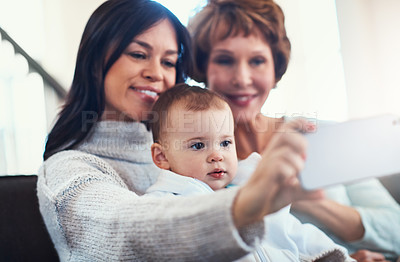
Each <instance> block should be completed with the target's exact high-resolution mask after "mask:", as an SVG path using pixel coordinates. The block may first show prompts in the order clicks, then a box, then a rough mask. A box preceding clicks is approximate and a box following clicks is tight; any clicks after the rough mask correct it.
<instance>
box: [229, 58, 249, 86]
mask: <svg viewBox="0 0 400 262" xmlns="http://www.w3.org/2000/svg"><path fill="white" fill-rule="evenodd" d="M232 84H233V85H234V86H235V87H242V88H243V87H246V86H248V85H251V84H252V78H251V70H250V68H249V65H248V64H247V63H244V62H241V63H238V64H237V65H236V68H235V72H234V74H233V77H232Z"/></svg>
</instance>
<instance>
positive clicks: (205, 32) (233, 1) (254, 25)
mask: <svg viewBox="0 0 400 262" xmlns="http://www.w3.org/2000/svg"><path fill="white" fill-rule="evenodd" d="M284 20H285V17H284V14H283V12H282V9H281V8H280V7H279V5H277V4H276V3H275V2H274V1H272V0H209V1H208V4H207V5H206V6H205V7H204V8H203V9H202V10H201V11H200V12H198V13H197V14H196V15H195V16H194V17H192V18H191V19H190V21H189V25H188V29H189V32H190V33H191V35H192V43H193V50H192V51H193V55H194V63H195V72H194V73H193V74H192V75H190V77H191V78H193V79H194V80H196V81H198V82H205V83H207V77H206V71H207V63H208V59H209V56H210V52H211V49H212V46H213V44H215V43H216V42H219V41H221V40H224V39H226V38H228V37H231V36H237V35H238V34H244V36H248V35H250V34H253V33H255V32H256V31H255V30H256V29H258V30H259V32H260V33H261V34H262V36H263V37H264V38H265V40H266V41H267V43H268V44H269V45H270V47H271V51H272V55H273V59H274V66H275V81H276V82H278V81H279V80H280V79H281V78H282V75H283V74H284V73H285V72H286V69H287V66H288V63H289V57H290V42H289V39H288V37H287V36H286V29H285V25H284ZM243 48H246V47H243Z"/></svg>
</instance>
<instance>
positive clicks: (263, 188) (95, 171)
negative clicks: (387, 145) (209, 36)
mask: <svg viewBox="0 0 400 262" xmlns="http://www.w3.org/2000/svg"><path fill="white" fill-rule="evenodd" d="M190 58H191V53H190V44H189V37H188V33H187V31H186V29H185V28H184V27H183V26H182V25H181V23H180V22H179V21H178V19H177V18H176V17H175V16H174V15H173V14H172V13H171V12H169V11H168V10H167V9H166V8H164V7H163V6H162V5H160V4H158V3H156V2H153V1H149V0H135V1H133V0H109V1H106V2H105V3H103V4H102V5H101V6H100V7H99V8H98V9H97V10H96V11H95V12H94V13H93V14H92V16H91V17H90V19H89V21H88V23H87V26H86V28H85V31H84V33H83V36H82V41H81V44H80V47H79V51H78V57H77V61H76V68H75V75H74V79H73V83H72V86H71V89H70V91H69V94H68V97H67V100H66V103H65V105H64V107H63V109H62V111H61V113H60V114H59V118H58V120H57V122H56V124H55V126H54V128H53V129H52V131H51V132H50V134H49V135H48V140H47V144H46V149H45V153H44V159H45V162H44V163H43V166H42V167H41V169H40V171H39V178H38V186H37V191H38V198H39V203H40V210H41V213H42V215H43V218H44V221H45V223H46V226H47V229H48V231H49V233H50V235H51V238H52V240H53V242H54V244H55V247H56V249H57V252H58V254H59V256H60V259H61V261H99V260H101V261H115V260H129V261H189V260H190V261H198V260H201V261H232V260H235V259H238V258H240V257H242V256H244V255H246V254H248V253H249V252H252V251H253V250H254V249H255V247H256V245H257V243H259V240H260V239H262V237H263V233H264V221H263V217H264V216H265V215H267V214H269V213H272V212H274V211H277V210H279V209H281V208H282V207H284V206H286V205H287V204H288V203H290V202H291V201H292V199H294V198H296V199H297V198H300V199H307V198H316V197H320V193H319V192H311V193H309V192H308V193H306V192H303V191H302V190H301V188H300V187H299V186H298V183H297V174H298V172H299V170H300V169H301V168H302V165H303V161H304V160H303V159H302V155H304V154H305V153H304V152H305V140H304V138H303V137H302V135H301V134H299V133H298V132H296V130H304V129H302V127H301V126H296V125H294V124H293V123H288V124H283V125H282V127H281V129H280V130H281V132H282V136H281V137H277V138H275V139H273V141H271V143H270V145H269V146H268V147H267V148H266V150H265V152H266V156H265V158H264V159H265V161H264V165H263V166H259V168H258V169H257V170H256V171H255V172H254V173H253V176H252V179H250V180H249V181H248V183H247V184H246V185H244V186H243V187H242V188H240V189H237V188H236V189H227V190H223V191H221V192H217V193H215V194H212V195H210V196H200V198H201V199H200V198H198V197H187V198H180V199H171V198H151V197H148V198H144V197H141V195H142V194H143V193H144V192H145V190H146V189H147V188H148V187H149V186H150V185H151V184H153V183H154V182H155V180H156V179H157V177H158V175H159V172H160V171H159V169H158V168H156V166H155V165H154V164H153V162H152V159H151V153H150V146H151V143H152V139H151V133H150V132H149V131H148V130H147V128H146V125H145V124H144V123H143V122H145V121H146V120H147V119H148V117H149V111H150V110H151V107H152V105H153V103H154V102H155V101H156V100H157V98H158V95H159V94H160V93H162V92H164V91H165V90H167V89H169V88H171V87H172V86H173V85H175V84H176V83H177V82H182V81H183V80H184V79H185V76H186V74H187V73H189V72H190V65H191V60H190ZM304 124H305V122H304ZM199 203H201V204H199Z"/></svg>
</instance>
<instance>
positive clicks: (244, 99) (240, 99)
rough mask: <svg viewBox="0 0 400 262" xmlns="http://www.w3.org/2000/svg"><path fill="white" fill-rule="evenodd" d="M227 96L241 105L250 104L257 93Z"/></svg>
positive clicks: (234, 102)
mask: <svg viewBox="0 0 400 262" xmlns="http://www.w3.org/2000/svg"><path fill="white" fill-rule="evenodd" d="M226 97H227V98H228V99H229V100H230V101H231V102H232V103H233V104H235V105H237V106H240V107H245V106H248V105H249V104H250V103H251V102H252V101H253V99H254V98H255V97H256V95H226Z"/></svg>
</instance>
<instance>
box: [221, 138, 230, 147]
mask: <svg viewBox="0 0 400 262" xmlns="http://www.w3.org/2000/svg"><path fill="white" fill-rule="evenodd" d="M230 144H232V142H231V141H229V140H225V141H222V142H221V144H220V146H221V147H228V146H229V145H230Z"/></svg>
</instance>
